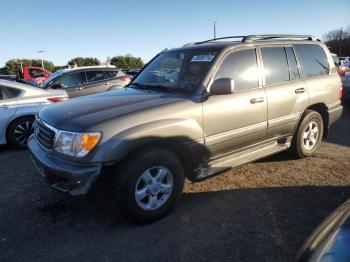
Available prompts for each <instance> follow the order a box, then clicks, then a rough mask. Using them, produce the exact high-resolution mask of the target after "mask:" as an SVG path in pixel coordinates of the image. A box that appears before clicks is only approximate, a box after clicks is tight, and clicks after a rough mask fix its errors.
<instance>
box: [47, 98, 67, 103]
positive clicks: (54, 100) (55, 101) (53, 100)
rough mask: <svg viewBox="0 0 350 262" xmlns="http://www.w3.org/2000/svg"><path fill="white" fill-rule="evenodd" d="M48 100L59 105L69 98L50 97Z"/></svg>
mask: <svg viewBox="0 0 350 262" xmlns="http://www.w3.org/2000/svg"><path fill="white" fill-rule="evenodd" d="M47 100H49V101H50V102H53V103H57V102H60V101H64V100H67V97H50V98H48V99H47Z"/></svg>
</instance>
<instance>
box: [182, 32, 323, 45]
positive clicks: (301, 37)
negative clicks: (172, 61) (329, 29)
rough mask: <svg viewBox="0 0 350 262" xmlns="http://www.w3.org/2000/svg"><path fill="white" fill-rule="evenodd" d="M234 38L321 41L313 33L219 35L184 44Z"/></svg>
mask: <svg viewBox="0 0 350 262" xmlns="http://www.w3.org/2000/svg"><path fill="white" fill-rule="evenodd" d="M234 38H242V42H243V43H251V42H254V41H259V40H268V39H281V38H285V39H300V40H301V39H307V40H310V41H320V40H319V39H317V38H316V37H314V36H312V35H288V34H266V35H246V36H243V35H236V36H225V37H218V38H212V39H208V40H204V41H200V42H192V43H188V44H185V45H184V46H189V45H199V44H204V43H208V42H212V41H216V40H223V39H234Z"/></svg>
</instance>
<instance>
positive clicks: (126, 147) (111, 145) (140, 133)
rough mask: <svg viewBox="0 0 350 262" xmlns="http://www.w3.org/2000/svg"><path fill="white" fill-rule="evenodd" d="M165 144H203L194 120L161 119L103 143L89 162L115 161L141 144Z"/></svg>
mask: <svg viewBox="0 0 350 262" xmlns="http://www.w3.org/2000/svg"><path fill="white" fill-rule="evenodd" d="M165 141H167V142H168V141H172V142H176V143H179V145H181V146H185V147H187V148H189V149H190V148H200V147H202V146H203V144H204V139H203V129H202V127H201V125H200V124H199V123H198V122H197V121H195V120H194V119H185V118H172V119H160V120H155V121H150V122H147V123H142V124H139V125H137V126H133V127H131V128H128V129H125V130H123V131H121V132H119V133H118V134H115V135H114V136H112V137H110V138H109V139H108V140H106V141H102V144H101V145H100V146H99V149H98V150H97V151H96V153H95V154H94V157H93V160H92V161H94V162H109V161H118V160H120V159H123V158H124V157H125V156H126V155H127V154H129V153H130V152H131V151H132V150H134V149H136V148H140V147H142V146H143V145H146V144H149V143H155V142H157V143H163V142H165ZM197 146H198V147H197Z"/></svg>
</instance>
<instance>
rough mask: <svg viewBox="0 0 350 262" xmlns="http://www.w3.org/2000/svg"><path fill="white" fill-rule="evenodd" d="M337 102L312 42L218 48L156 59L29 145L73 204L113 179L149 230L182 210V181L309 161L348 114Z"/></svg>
mask: <svg viewBox="0 0 350 262" xmlns="http://www.w3.org/2000/svg"><path fill="white" fill-rule="evenodd" d="M229 39H236V40H235V41H228V40H229ZM340 96H341V81H340V78H339V76H338V74H337V71H336V67H335V65H334V62H333V59H332V57H331V54H330V52H329V50H328V49H327V47H326V46H325V45H324V44H323V43H321V42H320V41H319V40H318V39H316V38H315V37H313V36H305V35H251V36H235V37H226V38H220V39H212V40H207V41H203V42H195V43H190V44H187V45H185V46H183V47H181V48H178V49H172V50H169V51H165V52H162V53H160V54H158V55H157V56H156V57H155V58H153V60H151V61H150V62H149V63H148V65H147V66H146V67H145V68H144V69H143V70H142V71H141V72H140V73H139V74H138V76H137V77H136V78H135V79H134V80H133V81H132V83H131V84H129V85H128V86H127V87H125V88H123V89H120V90H116V91H111V92H105V93H101V94H97V95H91V96H86V97H81V98H77V99H72V100H68V101H67V102H64V103H59V104H56V105H52V106H49V107H46V108H45V109H42V110H41V111H40V112H39V113H38V115H37V117H36V126H35V132H34V135H33V136H32V137H31V138H30V139H29V141H28V146H29V148H30V150H31V153H32V159H33V161H34V163H35V165H36V166H37V168H38V170H39V172H40V173H41V174H42V175H43V176H44V177H45V178H46V179H47V181H48V183H49V184H50V185H51V187H53V188H54V189H57V190H59V191H63V192H67V193H70V194H71V195H83V194H86V193H87V192H89V190H90V189H91V187H92V186H93V185H94V183H95V181H96V180H97V179H98V178H99V177H100V176H101V175H102V174H103V173H104V172H105V171H106V170H110V171H109V173H108V175H109V176H110V178H111V179H112V183H113V186H114V189H115V190H114V192H115V196H116V202H117V203H119V206H120V207H121V209H122V210H123V211H124V213H125V214H126V215H128V216H129V217H130V218H131V219H133V220H135V221H137V222H143V223H145V222H150V221H154V220H156V219H159V218H161V217H163V216H164V215H165V214H166V213H168V212H169V211H170V210H171V209H172V208H173V207H174V205H175V204H176V202H177V201H178V199H179V197H180V195H181V192H182V189H183V185H184V179H185V178H187V179H189V180H191V181H201V180H203V179H206V178H209V177H211V176H213V175H215V174H217V173H219V172H223V171H225V170H228V169H230V168H232V167H237V166H239V165H242V164H244V163H248V162H251V161H254V160H257V159H259V158H263V157H266V156H268V155H271V154H275V153H277V152H281V151H284V150H289V151H290V152H291V153H293V154H294V155H296V156H297V157H300V158H303V157H307V156H310V155H312V154H313V153H314V152H315V150H316V149H317V147H318V146H319V145H320V143H321V141H322V138H323V137H324V136H326V135H327V134H328V132H329V127H330V125H331V124H332V123H333V122H334V121H336V120H337V119H338V118H339V116H340V115H341V113H342V106H341V103H340V101H341V97H340ZM107 167H112V168H107ZM111 170H112V171H111Z"/></svg>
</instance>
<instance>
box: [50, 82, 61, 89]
mask: <svg viewBox="0 0 350 262" xmlns="http://www.w3.org/2000/svg"><path fill="white" fill-rule="evenodd" d="M50 87H51V89H61V88H63V85H62V84H61V83H54V84H53V85H52V86H50Z"/></svg>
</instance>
